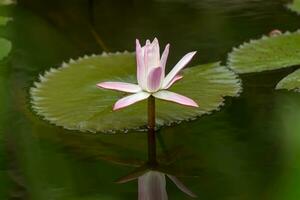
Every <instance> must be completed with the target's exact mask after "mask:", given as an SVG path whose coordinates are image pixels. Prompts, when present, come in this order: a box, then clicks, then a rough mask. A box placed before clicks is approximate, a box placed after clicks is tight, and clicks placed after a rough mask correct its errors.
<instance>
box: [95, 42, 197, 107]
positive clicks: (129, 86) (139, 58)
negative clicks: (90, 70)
mask: <svg viewBox="0 0 300 200" xmlns="http://www.w3.org/2000/svg"><path fill="white" fill-rule="evenodd" d="M169 48H170V45H169V44H168V45H166V47H165V50H164V52H163V54H162V56H160V47H159V43H158V40H157V39H156V38H155V39H154V40H153V42H152V43H151V42H150V41H149V40H147V41H146V45H145V46H143V47H141V45H140V42H139V40H136V62H137V82H138V84H133V83H125V82H102V83H99V84H97V86H98V87H100V88H105V89H110V90H117V91H122V92H126V93H132V94H131V95H129V96H126V97H124V98H122V99H120V100H118V101H117V102H116V103H115V105H114V107H113V110H119V109H121V108H125V107H127V106H129V105H132V104H134V103H137V102H139V101H142V100H144V99H147V98H148V97H150V96H151V95H152V96H153V97H155V98H157V99H161V100H166V101H171V102H175V103H178V104H182V105H185V106H192V107H198V104H197V103H196V102H195V101H193V100H192V99H190V98H188V97H186V96H183V95H180V94H177V93H174V92H171V91H168V89H169V88H170V87H171V86H172V85H173V84H174V83H175V82H176V81H178V80H180V79H182V78H183V76H181V75H179V72H180V70H182V69H183V68H184V67H185V66H186V65H187V64H188V63H189V62H190V61H191V59H192V58H193V56H194V55H195V54H196V52H195V51H194V52H190V53H188V54H186V55H185V56H184V57H183V58H182V59H181V60H180V61H179V62H178V63H177V64H176V65H175V66H174V68H173V69H172V70H171V71H170V72H169V74H168V75H166V76H165V68H166V63H167V58H168V55H169Z"/></svg>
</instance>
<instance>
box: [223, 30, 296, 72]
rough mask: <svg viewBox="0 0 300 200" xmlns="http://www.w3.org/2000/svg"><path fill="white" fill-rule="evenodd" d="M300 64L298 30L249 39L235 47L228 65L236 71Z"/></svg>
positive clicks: (252, 70) (261, 69) (251, 70)
mask: <svg viewBox="0 0 300 200" xmlns="http://www.w3.org/2000/svg"><path fill="white" fill-rule="evenodd" d="M299 64H300V31H297V32H294V33H289V32H286V33H284V34H282V35H278V36H272V37H267V36H263V37H262V38H261V39H259V40H251V41H250V42H249V43H245V44H243V45H241V46H240V47H239V48H235V49H234V50H233V52H232V53H230V54H229V57H228V66H229V67H230V68H231V69H233V70H234V71H235V72H237V73H241V74H243V73H251V72H261V71H267V70H275V69H280V68H284V67H290V66H294V65H299Z"/></svg>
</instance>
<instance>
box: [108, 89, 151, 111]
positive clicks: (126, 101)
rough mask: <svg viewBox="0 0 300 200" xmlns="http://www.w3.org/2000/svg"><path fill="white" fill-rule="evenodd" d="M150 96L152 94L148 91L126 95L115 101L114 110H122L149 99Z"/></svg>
mask: <svg viewBox="0 0 300 200" xmlns="http://www.w3.org/2000/svg"><path fill="white" fill-rule="evenodd" d="M149 96H150V94H149V93H147V92H139V93H136V94H132V95H129V96H126V97H124V98H122V99H120V100H118V101H117V102H116V103H115V105H114V108H113V110H120V109H122V108H125V107H127V106H130V105H132V104H134V103H137V102H139V101H142V100H144V99H147V98H148V97H149Z"/></svg>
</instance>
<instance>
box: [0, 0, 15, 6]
mask: <svg viewBox="0 0 300 200" xmlns="http://www.w3.org/2000/svg"><path fill="white" fill-rule="evenodd" d="M14 3H16V1H14V0H0V6H1V5H10V4H14Z"/></svg>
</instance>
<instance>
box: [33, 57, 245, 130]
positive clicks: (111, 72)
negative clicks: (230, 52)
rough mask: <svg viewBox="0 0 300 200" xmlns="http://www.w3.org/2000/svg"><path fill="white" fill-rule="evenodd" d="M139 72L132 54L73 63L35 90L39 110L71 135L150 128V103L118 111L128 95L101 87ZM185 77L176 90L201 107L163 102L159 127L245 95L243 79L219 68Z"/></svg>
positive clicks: (53, 72) (45, 78)
mask: <svg viewBox="0 0 300 200" xmlns="http://www.w3.org/2000/svg"><path fill="white" fill-rule="evenodd" d="M135 70H136V67H135V55H134V54H132V53H116V54H103V55H100V56H91V57H85V58H80V59H79V60H77V61H74V60H71V61H70V63H68V64H66V63H65V64H63V66H62V67H61V68H58V69H50V70H49V71H48V72H46V73H45V74H44V75H43V76H40V80H39V81H38V82H36V83H35V86H34V87H33V88H32V89H31V99H32V101H31V102H32V105H33V109H34V110H35V111H36V112H37V113H38V114H39V115H40V116H42V117H43V118H45V119H46V120H48V121H50V122H51V123H53V124H56V125H58V126H62V127H64V128H66V129H71V130H80V131H90V132H113V131H119V130H126V129H134V128H140V127H144V126H145V125H146V124H147V103H146V101H142V102H139V103H137V104H135V105H132V106H130V107H128V108H126V109H123V110H119V111H115V112H114V111H112V106H113V105H114V103H115V102H116V101H117V100H118V99H120V98H122V97H123V96H125V95H127V94H124V93H120V92H115V91H110V90H104V89H99V88H97V87H96V84H97V83H99V82H102V81H126V82H132V83H135V82H136V77H135ZM182 74H183V76H184V78H183V79H182V80H180V81H179V82H178V83H176V84H174V86H173V87H172V88H170V90H171V91H173V92H177V93H179V94H182V95H185V96H188V97H190V98H192V99H194V100H195V101H196V102H197V103H198V104H199V106H200V108H197V109H195V108H190V107H185V106H181V105H177V104H174V103H170V102H165V101H159V100H158V101H157V125H158V126H162V125H169V124H172V123H174V122H180V121H183V120H191V119H194V118H196V117H198V116H201V115H203V114H209V113H211V112H212V111H213V110H217V109H218V108H219V106H221V105H222V104H223V102H224V97H225V96H237V95H238V94H239V91H240V90H241V86H240V80H239V79H238V78H237V76H236V75H235V74H234V73H233V72H232V71H230V70H228V69H227V68H226V67H223V66H220V65H219V63H213V64H206V65H201V66H195V67H192V68H188V69H186V70H184V71H183V73H182Z"/></svg>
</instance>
